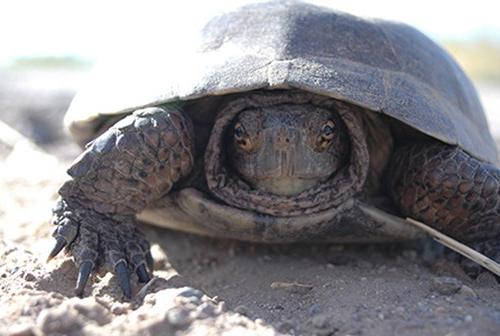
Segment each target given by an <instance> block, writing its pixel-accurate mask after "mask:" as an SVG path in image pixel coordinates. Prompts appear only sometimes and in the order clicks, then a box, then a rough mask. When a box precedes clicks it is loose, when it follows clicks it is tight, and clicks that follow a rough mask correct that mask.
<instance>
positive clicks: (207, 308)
mask: <svg viewBox="0 0 500 336" xmlns="http://www.w3.org/2000/svg"><path fill="white" fill-rule="evenodd" d="M196 310H197V312H198V318H201V319H203V318H208V317H215V316H216V315H217V314H216V311H215V310H216V309H215V306H214V304H212V303H210V302H204V303H202V304H201V305H199V306H198V307H197V308H196Z"/></svg>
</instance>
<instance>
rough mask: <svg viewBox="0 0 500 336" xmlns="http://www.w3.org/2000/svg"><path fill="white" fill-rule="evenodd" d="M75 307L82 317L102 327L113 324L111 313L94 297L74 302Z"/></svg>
mask: <svg viewBox="0 0 500 336" xmlns="http://www.w3.org/2000/svg"><path fill="white" fill-rule="evenodd" d="M73 307H74V308H75V310H76V311H77V312H78V313H80V314H81V315H82V316H85V317H86V318H88V319H89V320H92V321H95V322H96V323H97V324H98V325H100V326H102V325H105V324H108V323H109V322H111V315H110V313H109V311H108V310H107V309H105V308H104V307H103V306H102V305H100V304H99V303H97V302H96V301H95V299H94V298H92V297H88V298H85V299H81V300H78V301H76V302H74V304H73Z"/></svg>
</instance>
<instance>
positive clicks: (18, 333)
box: [7, 324, 35, 336]
mask: <svg viewBox="0 0 500 336" xmlns="http://www.w3.org/2000/svg"><path fill="white" fill-rule="evenodd" d="M7 335H9V336H35V332H34V331H33V326H32V325H29V324H16V325H13V326H12V327H10V329H9V333H8V334H7Z"/></svg>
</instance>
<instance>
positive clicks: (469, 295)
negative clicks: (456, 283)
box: [457, 285, 478, 299]
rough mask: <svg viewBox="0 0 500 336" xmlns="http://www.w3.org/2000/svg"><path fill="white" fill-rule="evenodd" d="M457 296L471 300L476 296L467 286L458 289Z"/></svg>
mask: <svg viewBox="0 0 500 336" xmlns="http://www.w3.org/2000/svg"><path fill="white" fill-rule="evenodd" d="M457 295H459V296H461V297H463V298H471V299H477V298H478V296H477V294H476V292H475V291H474V290H473V289H472V288H470V287H469V286H466V285H463V286H462V287H460V290H459V291H458V293H457Z"/></svg>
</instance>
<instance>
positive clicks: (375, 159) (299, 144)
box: [49, 1, 500, 297]
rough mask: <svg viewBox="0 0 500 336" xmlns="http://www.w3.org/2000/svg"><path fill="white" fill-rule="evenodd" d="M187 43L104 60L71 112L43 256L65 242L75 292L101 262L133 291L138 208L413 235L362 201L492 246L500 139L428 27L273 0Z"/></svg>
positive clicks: (173, 221)
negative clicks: (69, 142)
mask: <svg viewBox="0 0 500 336" xmlns="http://www.w3.org/2000/svg"><path fill="white" fill-rule="evenodd" d="M185 42H186V43H183V44H182V45H178V46H176V48H174V49H171V50H169V51H168V53H167V55H163V54H161V53H160V52H159V53H155V52H154V50H153V51H151V50H150V51H148V52H144V53H142V54H141V55H142V56H141V57H140V58H139V59H138V65H127V68H122V69H121V72H118V73H119V74H120V76H117V75H116V74H117V73H116V72H113V71H110V73H111V74H108V75H106V74H101V75H98V77H97V80H96V81H95V82H94V83H92V85H93V86H91V87H89V88H88V89H87V90H83V91H82V92H80V93H79V94H78V95H77V96H76V97H75V99H74V101H73V103H72V104H71V106H70V108H69V110H68V112H67V115H66V117H65V125H66V127H67V128H68V129H69V131H70V133H71V134H72V135H73V137H74V139H75V140H76V141H77V142H78V143H79V144H80V145H82V146H84V151H83V153H82V154H81V155H80V156H79V157H78V158H77V159H76V160H75V161H74V162H73V163H72V165H71V167H70V168H69V170H68V174H69V176H70V179H68V180H67V181H66V182H65V183H64V184H63V185H62V187H61V188H60V190H59V194H60V199H59V201H58V203H57V205H56V206H55V207H54V209H53V213H54V220H53V221H54V224H55V225H57V227H56V229H55V231H54V233H53V236H54V237H55V241H56V242H55V246H54V248H53V249H52V250H51V252H50V255H49V259H50V258H53V257H54V256H56V255H57V254H58V253H59V252H60V251H61V250H63V249H65V250H66V252H67V253H69V254H70V255H71V256H72V257H73V259H74V262H75V264H76V266H77V268H78V269H79V271H78V272H79V273H78V279H77V284H76V288H75V291H76V294H77V295H80V296H81V295H82V294H83V291H84V288H85V286H86V283H87V280H88V278H89V276H90V274H91V273H92V272H95V271H98V270H108V271H111V272H113V273H115V274H116V276H117V278H118V282H119V284H120V286H121V288H122V291H123V293H124V295H125V296H126V297H130V296H131V288H130V276H131V275H133V274H134V273H135V274H136V275H137V277H138V280H139V281H140V282H147V281H148V280H149V279H150V273H151V272H152V271H153V270H152V257H151V254H150V251H149V243H148V241H147V240H146V239H145V237H144V235H143V234H142V233H141V232H140V231H139V230H138V228H137V225H136V224H137V221H138V220H141V221H146V222H149V223H153V224H156V225H159V226H163V227H167V228H174V229H178V230H184V231H188V232H192V233H197V234H204V235H209V236H215V237H223V238H229V239H237V240H247V241H255V242H267V243H285V242H298V241H330V242H370V241H391V240H402V239H416V238H419V237H421V234H420V233H419V232H417V231H416V230H415V229H412V228H411V227H407V226H404V225H398V224H395V223H394V222H390V221H386V220H383V219H381V218H380V217H377V216H374V215H373V214H370V213H369V212H367V211H364V209H365V208H364V206H370V207H372V208H376V209H382V210H384V211H385V212H387V213H390V214H393V215H395V216H409V217H412V218H415V219H417V220H420V221H423V222H425V223H427V224H428V225H431V226H432V227H434V228H436V229H439V230H441V231H443V232H444V233H446V234H448V235H451V236H452V237H454V238H456V239H459V240H461V241H464V242H470V243H473V244H474V246H475V247H476V248H477V249H479V250H482V251H484V253H487V254H488V255H489V256H491V257H493V258H497V260H498V257H499V256H500V248H499V247H500V244H499V242H500V240H499V236H500V205H499V190H500V172H499V170H498V168H496V166H495V165H496V164H497V151H496V148H495V143H494V141H493V138H492V136H491V134H490V132H489V130H488V125H487V122H486V118H485V115H484V112H483V109H482V107H481V104H480V102H479V99H478V96H477V93H476V91H475V89H474V87H473V85H472V84H471V81H470V80H469V79H468V78H467V76H466V75H465V74H464V72H463V71H462V70H461V68H460V67H459V66H458V65H457V63H456V62H455V61H454V60H453V59H452V58H451V57H450V56H449V55H448V54H447V53H446V52H445V51H444V50H443V49H441V48H440V47H439V46H438V45H436V44H435V43H434V42H433V41H431V40H430V39H429V38H427V37H426V36H425V35H424V34H422V33H420V32H419V31H417V30H416V29H414V28H412V27H410V26H407V25H405V24H401V23H395V22H389V21H383V20H376V19H363V18H358V17H356V16H352V15H350V14H346V13H342V12H338V11H334V10H331V9H327V8H322V7H317V6H315V5H311V4H306V3H301V2H289V1H275V2H269V3H258V4H252V5H246V6H244V7H241V8H240V9H237V10H234V11H232V12H228V13H224V14H221V15H219V16H217V17H215V18H212V19H211V20H210V21H209V22H208V23H207V24H206V25H205V26H204V27H203V29H201V31H200V33H199V35H197V37H193V38H187V37H186V41H185ZM165 44H167V45H169V43H168V41H166V42H165ZM170 45H171V44H170ZM159 55H160V56H159ZM105 70H106V69H105ZM135 72H137V74H138V75H137V76H135V77H134V76H132V73H135ZM124 73H125V74H127V77H126V78H125V79H123V78H121V76H122V75H123V74H124ZM129 74H130V76H129Z"/></svg>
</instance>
